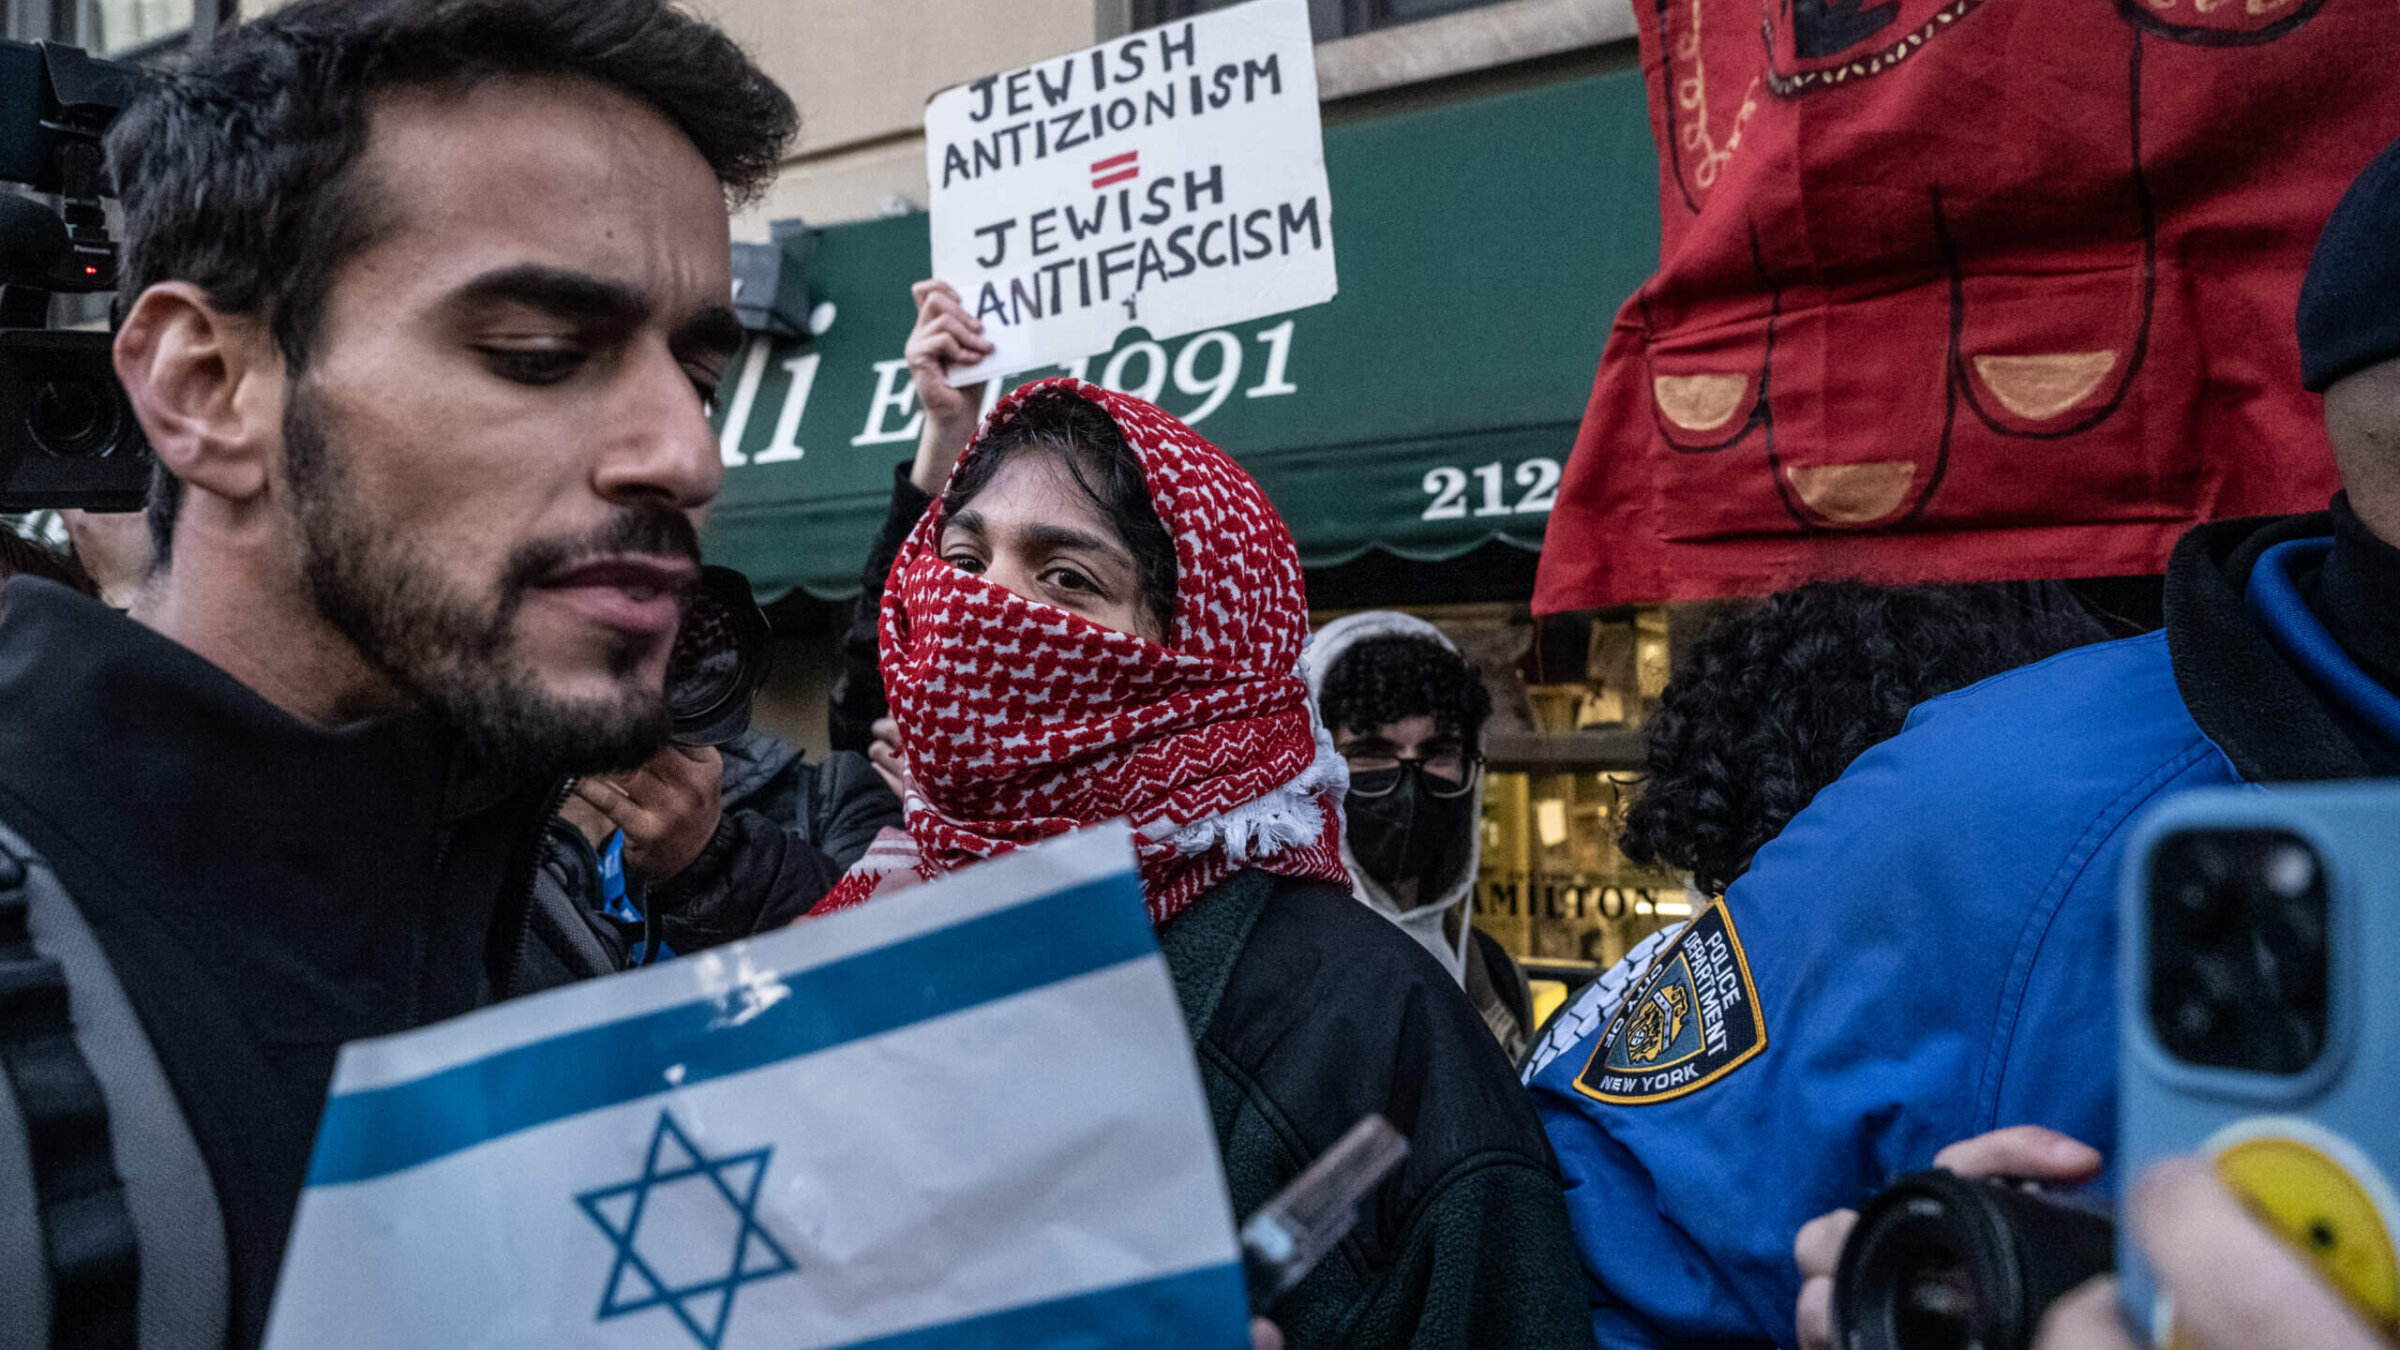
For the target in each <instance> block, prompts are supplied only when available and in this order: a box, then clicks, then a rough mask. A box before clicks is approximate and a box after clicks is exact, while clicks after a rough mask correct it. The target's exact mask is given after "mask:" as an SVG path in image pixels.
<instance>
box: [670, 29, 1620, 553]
mask: <svg viewBox="0 0 2400 1350" xmlns="http://www.w3.org/2000/svg"><path fill="white" fill-rule="evenodd" d="M1647 117H1648V114H1647V111H1646V108H1645V103H1644V89H1643V85H1642V79H1641V74H1640V72H1639V71H1638V70H1623V71H1613V72H1609V73H1607V74H1602V75H1595V76H1590V77H1587V78H1583V79H1578V80H1573V81H1569V82H1564V83H1559V84H1552V85H1548V86H1544V87H1540V88H1535V89H1529V90H1524V91H1520V92H1514V93H1507V94H1499V95H1493V96H1489V97H1484V98H1480V99H1475V100H1472V101H1469V102H1461V103H1453V104H1447V105H1442V106H1437V107H1432V108H1426V109H1422V110H1418V111H1412V112H1405V113H1397V114H1392V115H1389V116H1384V117H1378V118H1374V119H1372V120H1362V121H1356V122H1349V123H1343V124H1339V125H1335V126H1332V127H1329V128H1327V130H1326V133H1325V158H1326V163H1327V168H1328V170H1329V173H1330V176H1331V179H1332V188H1333V208H1334V209H1333V225H1334V240H1335V248H1336V256H1337V258H1338V259H1339V264H1340V269H1341V279H1342V280H1341V285H1342V291H1341V295H1340V296H1339V298H1337V299H1335V300H1334V301H1332V302H1331V303H1329V304H1325V305H1318V306H1314V307H1312V308H1309V309H1305V310H1299V311H1295V312H1294V313H1291V314H1288V315H1280V316H1277V317H1275V318H1271V319H1262V320H1259V321H1256V322H1253V323H1246V324H1241V325H1238V326H1236V327H1233V328H1230V329H1225V330H1217V331H1210V332H1204V333H1194V334H1190V335H1187V336H1185V337H1182V338H1178V339H1175V340H1173V341H1170V342H1166V343H1163V344H1162V343H1155V342H1151V341H1150V340H1149V339H1148V337H1147V336H1146V335H1145V334H1143V333H1142V332H1141V331H1140V330H1138V329H1135V330H1130V331H1128V332H1127V333H1126V334H1125V335H1124V336H1123V337H1122V338H1121V339H1120V341H1119V345H1118V347H1117V350H1116V351H1115V352H1113V353H1111V354H1110V355H1108V356H1105V357H1095V358H1093V359H1092V360H1091V361H1090V362H1088V363H1086V365H1085V369H1084V370H1083V371H1082V372H1081V373H1082V374H1084V375H1085V377H1086V378H1089V379H1094V380H1097V381H1099V382H1101V383H1105V384H1110V385H1113V386H1115V387H1118V388H1124V389H1130V390H1132V391H1134V392H1136V393H1140V394H1143V395H1144V396H1146V397H1151V398H1153V399H1155V401H1157V402H1158V403H1159V404H1160V405H1161V406H1163V407H1165V408H1166V409H1167V411H1169V412H1171V413H1174V414H1176V415H1177V416H1180V417H1184V418H1185V419H1187V420H1189V421H1192V422H1193V423H1194V424H1195V425H1196V426H1197V427H1198V429H1199V430H1200V431H1201V432H1202V433H1203V434H1204V435H1206V436H1208V437H1209V439H1211V440H1213V441H1215V442H1216V443H1217V444H1219V445H1221V446H1223V447H1224V448H1225V449H1226V450H1227V451H1229V452H1231V453H1232V454H1233V455H1234V456H1235V457H1236V458H1238V459H1239V460H1241V462H1242V463H1243V465H1244V466H1245V467H1246V468H1248V469H1249V470H1250V472H1251V473H1252V474H1253V475H1254V476H1256V477H1257V479H1258V481H1259V483H1260V484H1261V485H1262V486H1263V487H1264V488H1265V489H1266V492H1267V495H1268V497H1269V498H1271V499H1272V500H1273V501H1274V503H1275V505H1276V508H1277V509H1278V510H1280V511H1281V512H1282V513H1283V515H1284V518H1285V520H1286V521H1288V522H1289V523H1290V525H1291V529H1292V534H1293V537H1294V538H1296V539H1297V540H1298V541H1299V544H1300V552H1301V557H1302V559H1303V561H1304V562H1306V563H1307V565H1309V566H1311V567H1324V566H1331V565H1334V564H1338V563H1342V562H1347V561H1349V560H1350V559H1352V558H1355V557H1357V556H1358V555H1360V554H1361V553H1364V552H1366V551H1367V550H1369V549H1376V548H1380V549H1385V550H1388V551H1390V552H1392V553H1395V554H1398V555H1400V556H1403V557H1407V558H1412V559H1439V558H1450V557H1456V556H1457V555H1459V554H1462V553H1465V552H1467V551H1469V550H1471V549H1474V548H1476V547H1479V546H1481V545H1483V544H1486V543H1489V542H1491V541H1493V540H1501V541H1505V542H1507V543H1510V544H1514V545H1516V546H1518V547H1521V548H1526V549H1538V548H1540V547H1541V539H1542V527H1543V524H1544V523H1545V521H1546V520H1547V519H1548V504H1549V497H1550V495H1551V492H1552V490H1553V489H1555V487H1556V486H1557V481H1558V473H1559V470H1560V469H1561V468H1562V467H1563V466H1564V465H1565V463H1566V460H1567V452H1568V450H1569V449H1570V448H1571V447H1572V446H1573V444H1574V441H1575V429H1576V425H1577V423H1578V421H1579V420H1580V419H1581V417H1582V414H1583V408H1584V402H1585V399H1586V397H1587V396H1588V394H1589V392H1590V389H1591V383H1592V371H1593V368H1594V367H1595V365H1597V363H1598V361H1599V357H1600V348H1601V344H1602V342H1603V341H1604V340H1605V338H1606V336H1607V333H1608V327H1609V322H1610V320H1611V319H1612V318H1613V317H1614V309H1615V306H1616V303H1617V302H1618V301H1619V300H1620V299H1621V298H1622V297H1624V296H1626V295H1628V294H1630V293H1632V291H1633V289H1634V288H1635V287H1636V286H1638V285H1640V284H1641V282H1642V281H1643V280H1644V279H1645V278H1647V277H1648V276H1649V274H1650V273H1651V271H1652V270H1653V269H1654V268H1655V267H1656V265H1657V261H1658V226H1657V217H1656V207H1655V205H1654V204H1655V202H1656V200H1657V187H1656V175H1657V161H1656V156H1655V152H1654V151H1653V150H1652V148H1651V141H1650V132H1649V124H1648V121H1647ZM927 258H928V253H927V244H926V234H925V217H923V216H921V215H918V216H902V217H898V218H895V219H891V220H877V221H867V222H863V223H860V224H855V225H836V226H831V227H828V228H826V229H823V230H820V231H817V232H816V234H815V237H814V252H813V254H812V255H811V257H810V258H809V262H808V272H809V286H810V293H811V300H812V302H814V303H815V304H816V305H817V311H816V312H817V316H818V318H819V319H820V321H822V320H826V319H830V322H826V323H823V324H822V331H821V332H819V333H818V334H817V335H816V336H815V337H814V338H812V339H811V340H809V341H807V342H805V343H799V342H794V343H775V344H772V345H771V346H768V347H764V348H763V349H758V348H754V349H753V350H751V351H748V352H745V353H744V354H743V355H742V356H741V357H740V358H738V359H737V360H736V362H735V364H734V367H733V370H732V372H731V373H730V375H729V378H728V380H727V382H726V386H725V391H724V393H723V395H722V397H721V401H720V406H721V408H722V411H721V413H720V418H721V419H722V421H721V423H720V427H721V428H722V426H723V425H724V424H727V423H732V422H735V421H738V422H739V424H740V432H739V436H738V438H737V443H736V445H735V446H734V447H732V448H731V449H729V451H728V453H727V464H728V468H727V471H726V484H725V495H724V499H723V501H722V503H721V504H720V505H719V506H718V508H717V511H716V515H715V517H714V518H713V520H712V522H711V524H710V526H709V529H708V536H707V544H708V553H709V555H710V558H711V560H712V561H716V562H721V563H724V564H726V565H728V566H732V567H737V568H740V569H741V570H742V571H744V572H747V573H749V574H750V576H751V578H752V580H753V581H754V582H755V583H756V584H757V586H758V589H759V592H760V594H761V595H762V596H777V595H781V594H783V593H785V592H787V591H789V590H790V589H791V588H793V587H799V588H801V589H803V590H806V591H808V592H810V593H811V594H813V595H817V596H820V597H823V598H827V599H839V598H842V597H845V596H848V595H851V594H853V593H855V592H856V590H857V588H858V571H859V566H860V564H861V563H862V562H863V561H864V560H865V557H866V552H867V549H868V547H869V545H870V544H871V543H872V541H873V539H874V535H875V531H876V529H877V527H878V526H880V525H881V523H882V520H883V515H884V504H885V502H886V501H887V500H888V498H889V496H890V493H891V483H892V466H893V465H894V464H896V463H899V462H901V461H903V460H906V459H908V458H909V457H910V456H911V455H912V454H913V453H914V452H915V445H916V424H915V422H914V420H913V419H914V418H915V415H916V409H915V399H914V396H913V395H912V394H911V393H910V391H909V385H908V375H907V371H906V369H905V368H904V367H903V365H902V362H901V359H900V350H901V346H902V344H903V343H904V342H905V341H906V340H907V336H908V328H909V323H910V319H911V317H912V311H911V309H910V306H909V301H908V287H909V284H910V283H911V282H913V281H916V280H918V279H919V278H921V277H923V276H924V275H925V273H926V270H927V267H928V265H929V264H928V261H927ZM1229 370H1230V373H1228V371H1229ZM1057 373H1058V368H1055V367H1054V368H1051V369H1047V370H1039V371H1032V372H1028V373H1027V374H1025V375H1022V376H1020V377H1017V379H1016V380H1013V381H1011V383H1022V382H1023V381H1025V380H1031V379H1039V378H1043V377H1045V376H1048V375H1054V374H1057Z"/></svg>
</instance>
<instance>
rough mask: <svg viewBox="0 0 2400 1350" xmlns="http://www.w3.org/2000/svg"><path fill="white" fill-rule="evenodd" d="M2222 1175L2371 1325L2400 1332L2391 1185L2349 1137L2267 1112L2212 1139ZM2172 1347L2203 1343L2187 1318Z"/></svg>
mask: <svg viewBox="0 0 2400 1350" xmlns="http://www.w3.org/2000/svg"><path fill="white" fill-rule="evenodd" d="M2206 1151H2207V1152H2210V1153H2212V1154H2213V1155H2214V1157H2215V1165H2216V1172H2217V1176H2218V1178H2219V1179H2220V1180H2222V1181H2223V1182H2224V1183H2225V1185H2226V1187H2227V1189H2229V1190H2231V1191H2232V1192H2233V1193H2234V1194H2235V1195H2236V1196H2238V1197H2240V1198H2241V1201H2242V1203H2243V1205H2244V1206H2245V1207H2246V1208H2248V1209H2249V1211H2250V1212H2251V1214H2253V1215H2254V1216H2256V1217H2257V1218H2258V1220H2259V1222H2261V1223H2263V1224H2265V1225H2266V1226H2267V1227H2269V1228H2271V1229H2273V1230H2274V1231H2275V1232H2276V1233H2278V1234H2279V1235H2281V1236H2282V1238H2283V1239H2284V1241H2286V1242H2289V1243H2290V1244H2291V1245H2292V1248H2293V1249H2294V1250H2295V1251H2298V1252H2299V1253H2300V1254H2301V1255H2303V1256H2305V1257H2307V1258H2308V1260H2309V1263H2310V1264H2311V1265H2314V1266H2315V1267H2316V1268H2317V1273H2318V1274H2320V1275H2322V1276H2323V1277H2324V1278H2325V1282H2326V1283H2327V1284H2330V1285H2332V1286H2333V1287H2334V1288H2335V1289H2338V1290H2340V1291H2341V1293H2342V1295H2343V1297H2345V1298H2347V1299H2348V1300H2349V1301H2350V1305H2351V1306H2352V1307H2353V1308H2356V1309H2357V1310H2358V1313H2359V1315H2360V1316H2361V1317H2363V1318H2365V1319H2366V1321H2367V1323H2368V1324H2369V1325H2370V1326H2373V1327H2374V1328H2375V1329H2376V1330H2378V1331H2380V1332H2382V1333H2383V1334H2384V1335H2385V1336H2386V1337H2391V1336H2394V1335H2395V1334H2400V1251H2396V1250H2395V1247H2394V1244H2393V1240H2392V1225H2393V1217H2392V1212H2393V1204H2392V1192H2391V1187H2390V1186H2389V1185H2388V1184H2387V1183H2386V1182H2385V1181H2384V1179H2383V1176H2382V1174H2381V1173H2380V1172H2379V1171H2377V1170H2376V1167H2375V1164H2374V1163H2373V1162H2372V1161H2370V1160H2369V1159H2368V1158H2367V1156H2366V1155H2365V1154H2364V1153H2362V1152H2361V1151H2360V1150H2359V1149H2358V1148H2357V1147H2356V1146H2355V1145H2352V1144H2351V1143H2349V1141H2347V1140H2345V1139H2343V1138H2341V1137H2340V1136H2339V1135H2336V1134H2334V1133H2333V1132H2332V1131H2330V1130H2327V1129H2325V1128H2324V1127H2323V1126H2321V1125H2318V1124H2316V1123H2315V1122H2313V1121H2308V1120H2303V1119H2300V1118H2298V1117H2266V1118H2262V1119H2258V1120H2249V1121H2243V1122H2241V1123H2240V1124H2237V1125H2233V1126H2230V1127H2228V1128H2226V1129H2224V1130H2222V1131H2219V1132H2218V1134H2217V1135H2216V1136H2215V1137H2214V1138H2213V1139H2211V1140H2210V1141H2209V1146H2208V1148H2207V1150H2206ZM2162 1339H2163V1341H2164V1342H2165V1344H2166V1345H2167V1347H2168V1350H2195V1347H2194V1343H2193V1342H2192V1340H2191V1338H2189V1337H2188V1336H2185V1335H2184V1334H2183V1329H2182V1328H2181V1327H2175V1326H2171V1325H2170V1327H2169V1334H2168V1335H2167V1336H2165V1337H2163V1338H2162Z"/></svg>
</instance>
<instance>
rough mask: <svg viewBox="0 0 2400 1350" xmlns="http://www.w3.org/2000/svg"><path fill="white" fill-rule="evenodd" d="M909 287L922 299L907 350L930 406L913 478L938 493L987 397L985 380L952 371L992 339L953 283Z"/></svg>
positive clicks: (979, 354)
mask: <svg viewBox="0 0 2400 1350" xmlns="http://www.w3.org/2000/svg"><path fill="white" fill-rule="evenodd" d="M908 293H909V295H910V297H911V298H912V299H914V300H915V301H916V302H917V326H916V327H915V328H914V329H912V330H910V332H909V335H908V346H907V347H906V348H905V349H904V352H903V354H904V355H905V356H907V357H908V380H909V383H910V384H911V385H914V386H915V387H916V391H917V403H918V405H919V406H921V407H922V408H924V409H925V430H924V433H923V434H922V435H920V436H919V437H918V438H917V462H916V463H915V464H914V465H911V466H910V468H909V471H908V478H909V481H910V482H912V483H915V484H916V485H917V488H918V490H919V491H922V492H927V493H933V492H939V491H941V490H942V484H943V483H944V482H946V481H948V480H949V477H950V469H951V467H952V466H953V465H955V464H957V463H958V457H959V455H960V454H962V453H963V452H964V451H965V450H966V448H967V442H968V441H969V440H971V439H973V437H974V435H975V422H976V415H977V412H978V411H979V410H980V408H981V407H982V403H983V385H982V383H981V382H980V381H978V382H977V383H974V384H969V385H964V386H954V385H953V384H952V382H951V380H950V372H952V371H954V370H963V369H966V368H967V367H969V366H973V365H975V364H976V363H978V362H980V361H982V360H984V359H985V358H987V357H989V356H990V355H991V354H992V344H991V342H990V340H989V339H987V338H985V337H984V335H983V324H982V323H981V322H980V321H979V320H977V319H976V318H975V316H974V315H972V314H969V313H968V312H967V309H966V305H965V303H964V302H963V301H961V300H960V299H959V298H958V291H957V289H956V288H955V287H953V286H951V285H950V283H948V282H946V281H920V282H918V283H917V284H916V285H914V286H911V287H909V288H908Z"/></svg>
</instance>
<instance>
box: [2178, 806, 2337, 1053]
mask: <svg viewBox="0 0 2400 1350" xmlns="http://www.w3.org/2000/svg"><path fill="white" fill-rule="evenodd" d="M2328 904H2329V901H2328V898H2327V892H2326V877H2325V870H2324V867H2323V865H2322V864H2321V863H2320V861H2319V860H2318V858H2317V854H2316V851H2315V850H2314V849H2313V848H2311V847H2310V846H2309V844H2308V842H2307V841H2306V840H2305V839H2303V838H2301V837H2300V836H2298V835H2296V834H2292V833H2289V832H2287V831H2282V830H2195V831H2190V832H2186V833H2182V834H2176V835H2170V836H2168V837H2167V838H2165V839H2163V840H2161V841H2160V843H2159V846H2158V850H2157V852H2156V853H2155V854H2154V855H2153V856H2152V858H2151V867H2150V905H2149V920H2150V931H2149V941H2148V945H2149V955H2150V960H2149V971H2148V979H2149V991H2148V1005H2149V1011H2150V1021H2151V1026H2152V1028H2153V1029H2154V1030H2155V1032H2156V1033H2157V1036H2158V1040H2159V1043H2160V1045H2161V1046H2162V1047H2164V1048H2165V1050H2166V1051H2167V1053H2169V1054H2171V1055H2173V1056H2175V1057H2176V1058H2178V1059H2181V1060H2183V1061H2185V1062H2187V1063H2192V1064H2205V1065H2211V1066H2215V1067H2221V1068H2232V1069H2248V1070H2251V1071H2254V1072H2259V1073H2283V1074H2289V1073H2298V1072H2300V1071H2301V1070H2303V1069H2305V1068H2307V1067H2308V1066H2309V1065H2310V1064H2313V1063H2315V1062H2316V1060H2317V1057H2318V1056H2319V1055H2320V1054H2321V1053H2322V1052H2323V1050H2324V1047H2325V1041H2326V1037H2327V1034H2328V1030H2327V1029H2328V1025H2329V1023H2328V1020H2327V1018H2328V1006H2329V1005H2328V999H2327V993H2328V989H2327V986H2328V983H2329V976H2330V971H2331V947H2330V944H2329V942H2328V938H2329V936H2330V933H2329V929H2328V921H2329V916H2330V913H2331V911H2330V909H2329V908H2328Z"/></svg>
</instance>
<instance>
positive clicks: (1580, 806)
mask: <svg viewBox="0 0 2400 1350" xmlns="http://www.w3.org/2000/svg"><path fill="white" fill-rule="evenodd" d="M1633 790H1634V789H1633V787H1632V785H1631V784H1630V783H1629V782H1628V780H1627V775H1624V774H1620V773H1495V774H1492V775H1490V776H1489V778H1488V781H1487V782H1486V784H1485V786H1484V791H1483V872H1482V875H1481V876H1480V877H1478V878H1477V885H1476V890H1475V923H1476V925H1477V926H1478V927H1480V928H1482V929H1483V930H1484V931H1485V932H1488V933H1490V934H1491V935H1492V936H1493V937H1495V938H1498V939H1499V940H1500V944H1501V945H1502V946H1504V947H1506V948H1508V950H1509V951H1510V952H1511V953H1513V954H1514V955H1516V956H1517V957H1518V958H1519V959H1520V960H1525V961H1531V962H1536V963H1545V964H1561V965H1566V966H1569V967H1580V968H1583V972H1584V973H1586V974H1597V973H1598V972H1599V971H1601V970H1605V969H1607V968H1608V967H1609V966H1611V965H1614V964H1616V962H1617V960H1618V959H1619V958H1621V957H1623V956H1624V955H1625V952H1626V949H1627V948H1629V947H1631V946H1632V945H1633V944H1634V943H1636V942H1639V941H1641V940H1642V938H1644V937H1645V936H1647V935H1649V934H1650V933H1652V932H1654V931H1656V930H1657V929H1658V928H1659V927H1660V926H1661V925H1664V924H1668V923H1672V922H1674V921H1675V920H1677V919H1682V918H1687V917H1689V916H1690V914H1691V907H1690V904H1689V902H1688V901H1687V900H1686V898H1685V895H1684V889H1683V878H1682V877H1681V876H1678V875H1676V874H1674V873H1670V872H1659V871H1654V870H1651V869H1647V868H1641V867H1636V866H1634V865H1633V864H1632V863H1630V862H1628V861H1626V860H1625V856H1624V855H1623V854H1621V853H1619V852H1618V851H1617V830H1618V828H1619V825H1620V822H1621V821H1622V820H1623V817H1624V812H1625V805H1626V803H1627V802H1628V801H1630V800H1631V793H1632V791H1633Z"/></svg>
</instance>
